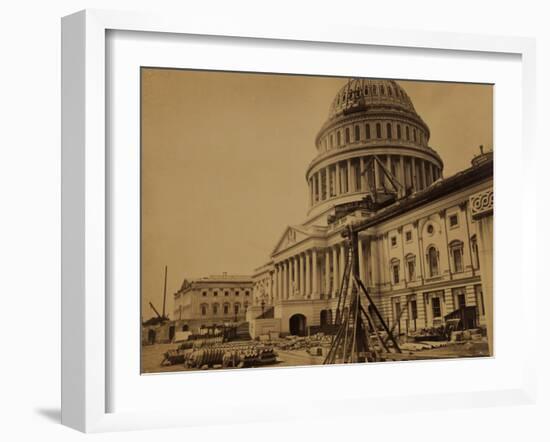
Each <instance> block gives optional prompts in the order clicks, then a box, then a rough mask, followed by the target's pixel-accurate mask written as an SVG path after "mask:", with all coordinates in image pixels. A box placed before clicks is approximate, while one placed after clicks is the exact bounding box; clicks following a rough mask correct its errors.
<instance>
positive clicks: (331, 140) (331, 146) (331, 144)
mask: <svg viewBox="0 0 550 442" xmlns="http://www.w3.org/2000/svg"><path fill="white" fill-rule="evenodd" d="M333 147H334V136H333V135H332V134H330V148H331V149H332V148H333Z"/></svg>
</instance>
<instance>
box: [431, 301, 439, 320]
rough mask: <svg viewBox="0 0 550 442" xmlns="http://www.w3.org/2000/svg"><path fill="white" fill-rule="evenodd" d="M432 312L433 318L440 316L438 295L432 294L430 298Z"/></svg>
mask: <svg viewBox="0 0 550 442" xmlns="http://www.w3.org/2000/svg"><path fill="white" fill-rule="evenodd" d="M432 313H433V317H434V318H440V317H441V300H440V299H439V296H434V297H433V298H432Z"/></svg>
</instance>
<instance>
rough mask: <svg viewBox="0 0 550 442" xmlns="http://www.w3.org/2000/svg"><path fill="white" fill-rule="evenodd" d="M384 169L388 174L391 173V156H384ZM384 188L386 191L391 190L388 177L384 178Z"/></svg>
mask: <svg viewBox="0 0 550 442" xmlns="http://www.w3.org/2000/svg"><path fill="white" fill-rule="evenodd" d="M386 169H387V170H388V172H389V173H392V171H391V155H386ZM386 187H387V188H388V189H391V188H392V187H393V186H392V184H391V183H390V179H389V178H388V177H386Z"/></svg>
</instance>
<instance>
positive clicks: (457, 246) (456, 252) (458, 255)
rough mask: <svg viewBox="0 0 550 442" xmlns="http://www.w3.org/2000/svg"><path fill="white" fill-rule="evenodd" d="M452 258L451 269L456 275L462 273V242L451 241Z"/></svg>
mask: <svg viewBox="0 0 550 442" xmlns="http://www.w3.org/2000/svg"><path fill="white" fill-rule="evenodd" d="M449 247H450V248H451V256H452V258H453V267H454V271H455V272H456V273H460V272H462V271H464V269H463V266H462V241H453V242H452V243H451V244H450V246H449Z"/></svg>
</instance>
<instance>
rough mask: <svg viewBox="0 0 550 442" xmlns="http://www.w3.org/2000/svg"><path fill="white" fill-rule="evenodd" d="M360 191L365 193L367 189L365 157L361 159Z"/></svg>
mask: <svg viewBox="0 0 550 442" xmlns="http://www.w3.org/2000/svg"><path fill="white" fill-rule="evenodd" d="M360 161H361V165H360V167H361V190H362V191H363V192H366V191H367V189H368V186H367V171H366V170H365V157H361V160H360Z"/></svg>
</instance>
